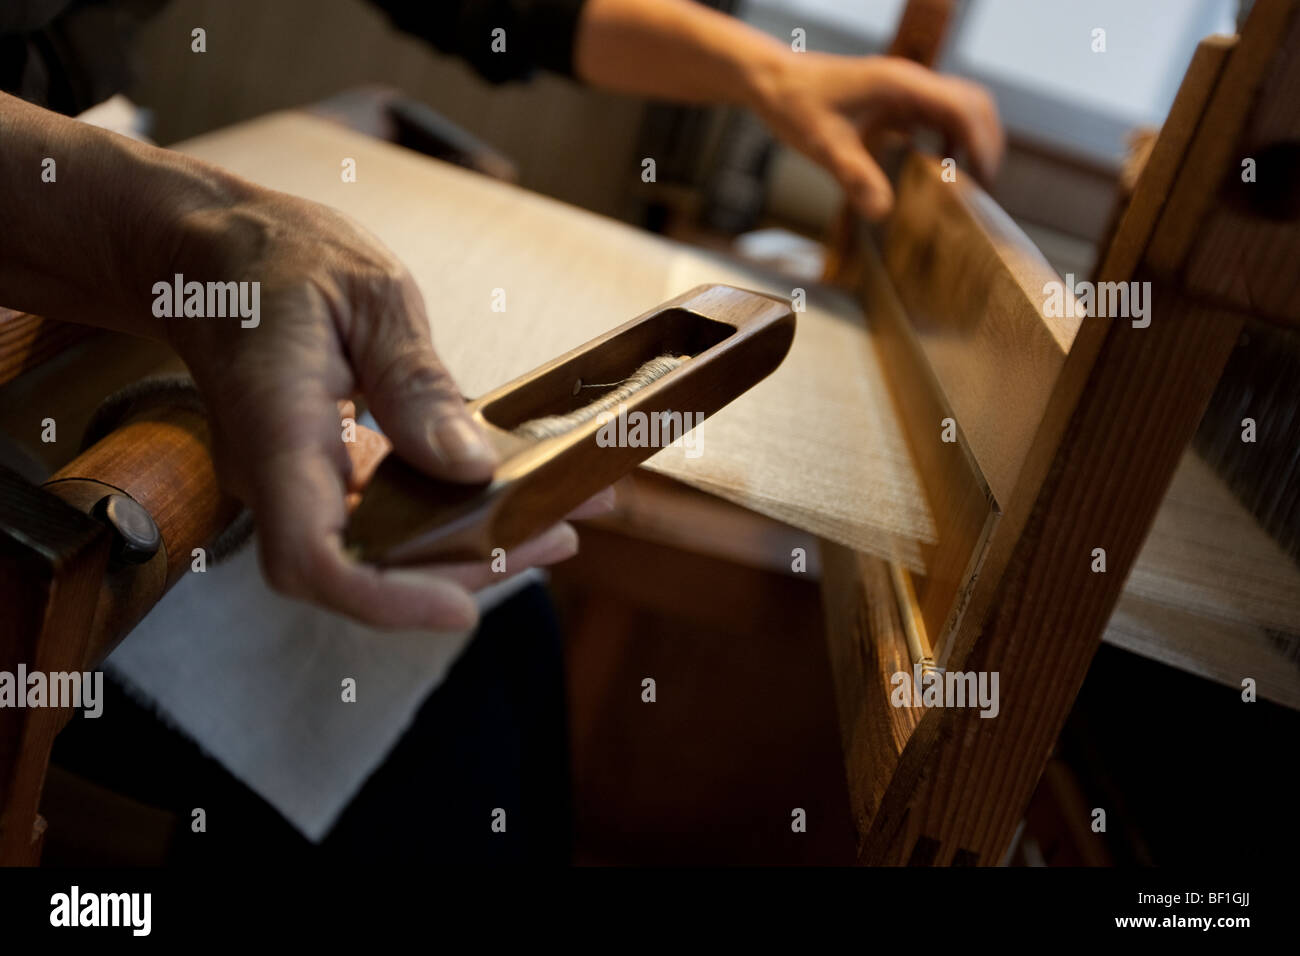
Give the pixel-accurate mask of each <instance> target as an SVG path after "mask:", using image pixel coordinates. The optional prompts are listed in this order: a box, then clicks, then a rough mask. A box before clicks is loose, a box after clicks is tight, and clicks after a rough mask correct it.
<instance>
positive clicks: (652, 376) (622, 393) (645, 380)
mask: <svg viewBox="0 0 1300 956" xmlns="http://www.w3.org/2000/svg"><path fill="white" fill-rule="evenodd" d="M689 358H690V356H689V355H682V356H677V355H660V356H659V357H658V358H652V359H651V360H650V361H648V362H646V363H645V364H644V365H642V366H641V367H640V368H638V369H637V370H636V371H635V372H633V373H632V374H631V375H629V376H628V377H627V378H625V379H623V381H621V382H615V383H607V384H606V385H583V384H582V383H581V382H579V383H578V385H577V388H575V390H574V391H575V393H576V392H577V391H578V390H580V389H583V388H606V387H608V384H614V385H616V386H617V387H615V388H614V389H612V390H611V391H608V392H606V393H605V394H604V395H602V396H600V398H598V399H596V400H595V401H594V402H591V403H590V404H588V405H584V406H582V408H579V409H577V410H576V411H572V412H569V414H567V415H546V416H544V417H542V418H533V419H530V420H529V421H526V422H524V423H523V424H522V425H519V426H518V427H516V428H515V429H514V432H513V434H515V435H518V436H520V437H521V438H531V439H533V440H535V441H541V440H542V439H544V438H555V437H556V436H558V435H563V434H564V433H565V432H568V431H571V430H572V429H574V428H577V427H578V426H579V425H582V424H584V423H585V422H589V421H591V420H592V419H593V418H595V417H596V416H598V415H599V414H600V413H601V412H608V411H612V410H613V409H615V408H617V407H618V406H619V405H620V404H622V403H623V402H626V401H627V400H628V399H629V398H631V397H632V396H633V395H634V394H636V393H637V392H639V391H640V390H641V389H643V388H645V387H646V386H647V385H649V384H650V383H651V382H654V381H657V380H658V379H661V378H663V377H664V376H665V375H667V374H668V373H669V372H671V371H672V370H673V369H675V368H678V367H680V366H681V365H682V363H683V362H686V361H687V360H688V359H689Z"/></svg>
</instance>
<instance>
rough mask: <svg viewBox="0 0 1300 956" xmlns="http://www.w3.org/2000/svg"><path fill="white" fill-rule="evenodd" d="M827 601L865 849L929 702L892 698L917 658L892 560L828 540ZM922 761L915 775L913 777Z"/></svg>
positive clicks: (849, 770)
mask: <svg viewBox="0 0 1300 956" xmlns="http://www.w3.org/2000/svg"><path fill="white" fill-rule="evenodd" d="M822 609H823V613H824V615H825V618H826V644H827V652H828V657H829V660H830V665H831V673H832V675H833V677H834V684H835V703H836V707H837V710H838V713H839V721H840V740H841V744H842V746H843V749H844V766H845V773H846V775H847V780H848V788H849V800H850V806H851V810H852V813H853V817H854V824H855V828H856V830H855V832H856V835H857V837H858V841H859V842H858V846H857V850H858V852H861V851H862V849H863V847H862V840H863V839H864V838H865V835H866V834H867V833H868V832H869V831H870V827H871V822H872V820H873V819H874V818H875V816H876V814H877V812H878V811H879V809H880V805H881V802H882V801H883V800H884V798H885V794H886V792H887V790H888V789H889V788H890V787H891V786H894V787H899V788H902V787H904V786H905V781H904V779H903V778H902V777H900V776H899V775H898V774H899V769H900V767H899V764H900V760H901V759H902V755H903V751H904V749H905V748H906V747H908V746H909V743H910V744H911V745H912V746H913V747H918V746H920V741H919V740H918V741H915V742H914V741H912V737H913V734H914V733H916V731H917V728H918V726H919V725H920V723H921V716H922V715H923V714H924V713H925V708H924V707H919V706H918V707H894V706H892V705H891V704H890V700H889V697H890V693H891V690H892V685H891V679H892V677H893V675H894V674H896V673H898V672H900V671H901V672H903V673H906V674H910V673H911V672H912V663H913V662H912V657H911V655H910V654H909V652H908V646H907V636H906V629H905V627H904V623H903V621H902V619H901V618H900V616H899V610H898V603H897V601H896V600H895V595H894V586H893V584H892V582H891V580H890V574H889V564H888V562H886V561H884V560H882V559H881V558H877V557H875V556H874V555H868V554H862V553H861V552H855V551H853V550H851V549H849V548H845V547H843V546H842V545H837V544H835V543H833V542H829V541H826V542H823V543H822ZM935 726H936V725H931V726H930V727H928V728H927V732H932V731H933V729H934V728H935ZM916 768H919V764H918V765H916ZM916 768H913V769H912V771H911V772H912V773H913V775H912V776H911V777H909V778H908V779H909V780H910V781H911V782H912V783H915V781H916V777H915V775H914V774H915V772H916Z"/></svg>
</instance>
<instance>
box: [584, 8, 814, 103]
mask: <svg viewBox="0 0 1300 956" xmlns="http://www.w3.org/2000/svg"><path fill="white" fill-rule="evenodd" d="M793 55H794V54H792V53H791V51H790V50H789V49H787V48H786V47H785V46H783V45H782V44H780V43H779V42H777V41H776V40H774V39H772V38H771V37H769V36H767V35H766V34H764V33H761V32H760V31H758V30H755V29H754V28H752V27H750V26H748V25H746V24H744V23H742V22H740V21H739V20H736V19H735V18H733V17H729V16H726V15H725V14H721V13H718V12H717V11H715V10H710V9H709V8H708V7H704V6H701V5H699V4H696V3H692V2H690V0H587V3H586V5H585V6H584V8H583V13H582V18H581V20H580V21H579V25H578V37H577V44H576V49H575V53H574V67H575V72H576V73H577V75H578V76H579V77H580V78H581V79H582V80H584V81H585V82H587V83H590V84H591V85H592V86H597V87H601V88H602V89H607V90H611V91H613V92H618V93H633V94H637V95H640V96H648V97H652V98H657V99H665V100H672V101H675V102H689V103H732V104H738V105H745V106H751V107H756V106H757V105H758V103H759V101H760V100H761V99H762V97H763V96H764V94H765V93H766V92H767V90H768V88H769V87H770V86H771V85H773V81H774V79H775V77H776V76H777V75H778V74H779V73H780V72H781V70H782V69H783V68H784V66H785V65H786V63H787V61H788V59H789V57H791V56H793Z"/></svg>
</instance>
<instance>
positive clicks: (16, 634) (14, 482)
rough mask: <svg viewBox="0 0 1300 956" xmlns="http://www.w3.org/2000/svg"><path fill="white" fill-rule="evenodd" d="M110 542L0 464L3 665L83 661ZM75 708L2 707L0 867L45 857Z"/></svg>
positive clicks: (77, 666) (49, 666)
mask: <svg viewBox="0 0 1300 956" xmlns="http://www.w3.org/2000/svg"><path fill="white" fill-rule="evenodd" d="M108 543H109V542H108V534H107V532H106V530H105V529H104V528H103V526H101V525H99V524H98V523H97V522H94V521H92V520H91V519H90V518H87V517H86V516H85V515H83V514H81V513H80V512H78V511H77V510H76V509H74V508H71V507H69V506H68V505H66V504H64V503H63V502H62V501H59V500H58V499H57V498H54V497H53V496H51V495H48V494H46V493H44V492H43V491H41V490H40V489H38V488H35V487H32V486H31V485H30V484H29V483H28V482H27V481H26V480H24V479H23V478H21V477H19V476H18V475H15V474H14V473H13V472H11V471H9V470H8V469H4V468H0V603H3V605H4V608H5V613H4V615H3V616H2V617H0V670H5V671H8V672H10V673H14V672H15V670H16V668H17V665H18V664H19V663H22V664H24V665H26V667H27V669H28V670H29V671H37V670H39V671H44V672H47V673H48V672H51V671H79V670H81V669H82V662H83V660H84V658H85V653H86V646H87V643H88V640H89V635H90V625H91V619H92V616H93V614H94V610H95V604H96V599H97V597H98V594H99V583H100V579H101V578H102V576H103V571H104V568H105V565H106V563H107V560H108ZM70 716H71V712H70V711H69V710H65V709H61V708H55V707H36V708H21V709H20V708H13V707H6V708H3V709H0V866H7V865H34V864H35V863H36V862H38V860H39V856H40V838H41V835H42V834H43V831H44V826H43V822H41V823H38V817H37V808H38V807H39V806H40V799H41V789H42V786H43V784H44V781H45V769H46V766H47V765H48V764H49V758H50V748H51V747H52V746H53V745H54V737H55V735H56V734H57V733H58V732H59V730H61V729H62V728H63V725H64V724H65V723H66V722H67V721H68V719H69V717H70Z"/></svg>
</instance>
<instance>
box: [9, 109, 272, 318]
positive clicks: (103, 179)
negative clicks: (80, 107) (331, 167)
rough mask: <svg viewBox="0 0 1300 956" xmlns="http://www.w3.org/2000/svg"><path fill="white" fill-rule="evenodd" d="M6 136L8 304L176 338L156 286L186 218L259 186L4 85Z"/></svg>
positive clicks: (166, 276)
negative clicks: (43, 105)
mask: <svg viewBox="0 0 1300 956" xmlns="http://www.w3.org/2000/svg"><path fill="white" fill-rule="evenodd" d="M0 144H2V148H0V305H4V306H6V307H9V308H13V309H18V310H21V311H24V312H34V313H36V314H39V315H44V316H46V317H49V318H55V319H63V320H66V321H72V322H80V323H83V324H89V325H98V326H102V327H105V328H112V329H118V330H120V331H125V332H132V333H135V334H139V335H147V336H151V337H155V338H166V329H165V327H164V326H163V320H161V319H158V318H155V317H154V315H153V311H152V308H151V305H152V302H153V294H152V287H153V284H154V283H155V282H157V281H160V280H168V281H170V280H171V274H170V271H169V270H170V269H171V266H172V263H173V262H174V260H175V257H176V253H177V250H178V247H179V245H180V243H181V240H182V236H183V235H184V229H183V225H182V224H183V223H184V222H185V220H186V217H187V215H188V214H190V213H193V212H195V211H198V210H202V209H212V208H220V207H224V206H229V205H231V204H233V203H234V202H236V201H238V199H239V198H241V197H242V196H243V195H244V194H245V192H246V191H247V190H248V189H249V188H250V187H248V186H246V185H245V184H243V183H242V182H241V181H240V180H238V179H237V178H236V177H234V176H231V175H229V174H227V173H224V172H222V171H221V170H219V169H217V168H215V167H212V166H209V165H207V164H205V163H200V162H197V161H195V160H192V159H189V158H188V157H185V156H182V155H180V154H178V153H173V152H169V151H168V150H163V149H158V148H156V147H153V146H148V145H146V144H143V143H138V142H135V141H134V140H130V139H127V138H126V137H123V136H118V135H116V134H113V133H110V132H108V131H106V130H102V129H98V128H95V127H92V126H88V125H86V124H84V123H79V122H77V121H75V120H71V119H68V118H67V117H64V116H60V115H58V114H56V113H51V112H49V111H47V110H43V109H40V108H38V107H35V106H32V105H30V104H28V103H25V102H23V101H22V100H19V99H15V98H14V97H11V96H7V95H5V94H2V93H0ZM46 160H53V167H52V168H51V167H50V164H49V163H47V162H46ZM43 174H44V175H43ZM47 180H52V181H47ZM196 278H197V277H196Z"/></svg>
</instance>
